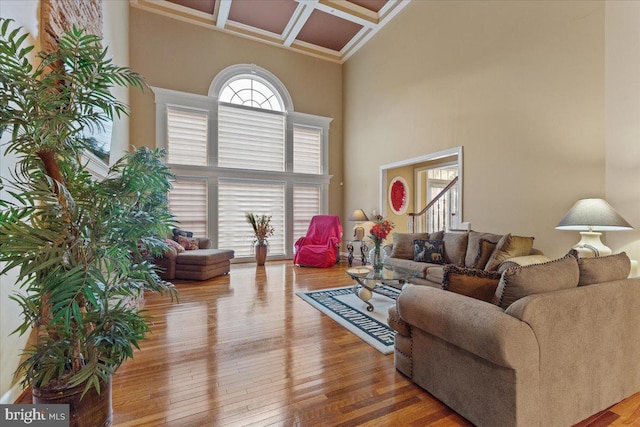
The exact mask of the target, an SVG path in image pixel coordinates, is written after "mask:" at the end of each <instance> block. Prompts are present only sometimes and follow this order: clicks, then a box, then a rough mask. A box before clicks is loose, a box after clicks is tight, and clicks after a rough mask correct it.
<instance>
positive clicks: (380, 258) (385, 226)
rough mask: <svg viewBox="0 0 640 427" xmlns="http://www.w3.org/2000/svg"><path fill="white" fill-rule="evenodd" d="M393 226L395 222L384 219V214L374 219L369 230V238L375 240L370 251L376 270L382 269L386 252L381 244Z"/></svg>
mask: <svg viewBox="0 0 640 427" xmlns="http://www.w3.org/2000/svg"><path fill="white" fill-rule="evenodd" d="M393 227H394V225H393V223H391V222H389V220H386V219H384V218H383V217H382V215H376V216H375V218H374V219H373V227H371V231H369V238H370V239H371V241H372V242H373V248H372V249H371V252H369V261H370V262H371V265H372V266H373V269H374V270H375V271H379V270H382V266H383V265H384V258H385V256H386V253H384V252H383V251H382V250H381V246H382V243H384V239H386V238H387V236H388V235H389V233H390V232H391V230H393Z"/></svg>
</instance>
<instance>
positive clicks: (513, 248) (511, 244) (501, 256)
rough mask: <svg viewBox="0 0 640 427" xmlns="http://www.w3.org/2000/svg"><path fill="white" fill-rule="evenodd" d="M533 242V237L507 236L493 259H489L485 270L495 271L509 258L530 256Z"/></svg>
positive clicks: (502, 240)
mask: <svg viewBox="0 0 640 427" xmlns="http://www.w3.org/2000/svg"><path fill="white" fill-rule="evenodd" d="M533 240H534V238H533V237H523V236H512V235H511V234H505V235H504V236H502V238H501V239H500V241H499V242H498V244H497V245H496V249H495V250H494V251H493V253H492V254H491V257H489V261H487V265H486V266H485V270H487V271H495V270H497V269H498V267H499V266H500V263H501V262H502V261H505V260H507V259H509V258H514V257H518V256H525V255H529V253H530V252H531V249H532V248H533Z"/></svg>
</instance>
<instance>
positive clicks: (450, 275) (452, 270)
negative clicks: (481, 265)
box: [442, 265, 500, 302]
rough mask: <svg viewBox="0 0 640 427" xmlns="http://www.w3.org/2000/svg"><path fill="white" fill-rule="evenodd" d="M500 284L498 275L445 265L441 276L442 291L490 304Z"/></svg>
mask: <svg viewBox="0 0 640 427" xmlns="http://www.w3.org/2000/svg"><path fill="white" fill-rule="evenodd" d="M499 282H500V273H498V272H494V271H484V270H477V269H474V268H461V267H456V266H455V265H446V266H444V268H443V274H442V289H444V290H445V291H451V292H455V293H457V294H460V295H466V296H468V297H471V298H475V299H479V300H482V301H487V302H491V300H492V299H493V296H494V295H495V293H496V289H497V288H498V283H499Z"/></svg>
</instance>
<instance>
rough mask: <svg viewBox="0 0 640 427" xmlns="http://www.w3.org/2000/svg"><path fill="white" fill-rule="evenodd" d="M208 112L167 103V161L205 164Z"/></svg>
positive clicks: (183, 163)
mask: <svg viewBox="0 0 640 427" xmlns="http://www.w3.org/2000/svg"><path fill="white" fill-rule="evenodd" d="M208 121H209V118H208V113H207V112H206V111H201V110H193V109H189V108H183V107H174V106H171V105H167V145H168V147H167V162H168V163H173V164H180V165H196V166H206V165H207V132H208V129H207V127H208V126H207V123H208Z"/></svg>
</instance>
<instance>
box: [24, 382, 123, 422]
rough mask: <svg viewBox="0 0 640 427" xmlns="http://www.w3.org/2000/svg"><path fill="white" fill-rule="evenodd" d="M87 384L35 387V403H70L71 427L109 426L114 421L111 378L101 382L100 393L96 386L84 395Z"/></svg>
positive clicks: (33, 392)
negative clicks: (49, 387) (66, 386)
mask: <svg viewBox="0 0 640 427" xmlns="http://www.w3.org/2000/svg"><path fill="white" fill-rule="evenodd" d="M84 387H85V384H81V385H79V386H77V387H73V388H67V389H55V390H49V389H40V388H37V387H33V389H32V391H31V394H32V396H33V403H34V404H44V405H47V404H68V405H69V418H70V419H69V427H107V426H110V425H111V423H112V421H113V412H112V409H111V378H109V380H108V381H107V382H106V384H105V383H101V384H100V394H98V393H97V392H96V389H95V388H94V387H91V388H90V389H89V391H87V393H86V394H85V395H84V397H83V398H82V400H81V399H80V396H82V391H83V390H84Z"/></svg>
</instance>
